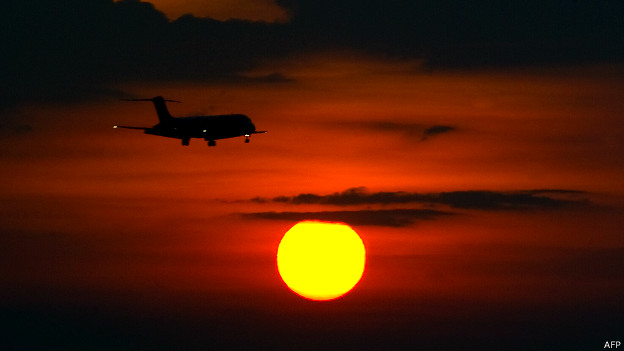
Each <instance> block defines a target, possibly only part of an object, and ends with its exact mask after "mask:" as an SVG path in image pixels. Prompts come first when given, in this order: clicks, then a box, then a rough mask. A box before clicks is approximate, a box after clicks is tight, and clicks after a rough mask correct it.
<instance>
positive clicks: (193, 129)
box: [113, 96, 267, 146]
mask: <svg viewBox="0 0 624 351" xmlns="http://www.w3.org/2000/svg"><path fill="white" fill-rule="evenodd" d="M123 100H124V101H151V102H153V103H154V107H155V108H156V113H157V114H158V120H159V123H158V124H156V125H154V126H153V127H130V126H113V128H125V129H139V130H143V131H144V132H145V134H151V135H157V136H163V137H168V138H176V139H181V140H182V145H184V146H188V145H189V143H190V141H191V138H201V139H204V140H205V141H207V142H208V146H216V145H217V142H216V140H218V139H226V138H234V137H239V136H244V137H245V143H249V137H250V136H251V135H252V134H261V133H266V132H267V131H266V130H263V131H256V126H255V125H254V124H253V123H252V122H251V119H249V117H247V116H246V115H242V114H230V115H215V116H192V117H173V116H171V114H169V110H167V105H166V104H165V102H180V101H176V100H166V99H164V98H163V97H162V96H156V97H154V98H151V99H123Z"/></svg>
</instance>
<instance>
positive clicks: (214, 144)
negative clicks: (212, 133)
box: [208, 140, 217, 146]
mask: <svg viewBox="0 0 624 351" xmlns="http://www.w3.org/2000/svg"><path fill="white" fill-rule="evenodd" d="M208 146H217V142H216V141H214V140H208Z"/></svg>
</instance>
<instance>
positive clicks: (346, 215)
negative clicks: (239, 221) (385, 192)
mask: <svg viewBox="0 0 624 351" xmlns="http://www.w3.org/2000/svg"><path fill="white" fill-rule="evenodd" d="M451 214H452V213H450V212H443V211H437V210H431V209H392V210H390V209H389V210H355V211H319V212H257V213H245V214H243V217H245V218H250V219H269V220H288V221H303V220H321V221H330V222H345V223H347V224H351V225H374V226H385V227H406V226H409V225H412V224H414V223H415V222H416V221H420V220H431V219H435V218H437V217H440V216H447V215H451Z"/></svg>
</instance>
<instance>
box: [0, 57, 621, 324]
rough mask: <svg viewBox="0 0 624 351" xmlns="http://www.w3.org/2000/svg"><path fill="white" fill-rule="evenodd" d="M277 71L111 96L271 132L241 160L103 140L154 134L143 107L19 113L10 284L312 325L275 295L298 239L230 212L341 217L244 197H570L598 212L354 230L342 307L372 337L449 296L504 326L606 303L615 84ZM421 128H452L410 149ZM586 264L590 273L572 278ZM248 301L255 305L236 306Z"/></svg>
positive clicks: (8, 188) (299, 64) (615, 196)
mask: <svg viewBox="0 0 624 351" xmlns="http://www.w3.org/2000/svg"><path fill="white" fill-rule="evenodd" d="M275 64H276V63H274V62H267V63H266V64H265V66H264V67H263V68H261V69H258V70H257V71H254V72H249V75H251V76H253V75H262V74H265V73H267V72H271V70H272V65H275ZM279 65H280V67H282V70H283V72H284V74H285V75H286V76H288V77H291V78H293V79H294V80H293V81H290V82H282V83H272V84H269V83H252V84H249V85H247V86H242V87H241V86H237V87H233V86H231V85H228V84H212V85H210V84H183V83H177V84H168V85H165V84H162V85H150V86H147V85H144V84H134V85H124V86H123V87H122V88H123V89H125V90H127V91H129V92H131V93H132V94H135V95H136V96H141V97H150V96H156V95H163V96H165V97H166V98H170V99H178V100H182V101H183V103H182V104H170V105H169V108H170V111H171V112H172V114H173V115H176V116H184V115H191V114H197V113H203V114H210V113H229V112H235V113H245V114H248V115H249V116H250V117H251V118H252V119H253V121H254V122H255V124H256V126H257V127H258V129H261V130H265V129H266V130H269V133H268V134H264V135H256V136H254V137H253V138H252V141H251V143H250V144H244V143H243V140H242V139H230V140H220V141H218V143H217V147H214V148H208V147H207V146H206V145H205V143H204V142H203V141H199V140H192V142H191V145H190V146H189V147H183V146H181V145H180V143H179V140H175V139H167V138H159V137H154V136H148V135H143V134H142V133H140V132H136V131H130V130H114V129H112V128H111V126H112V125H114V124H124V125H137V126H150V125H152V124H154V123H155V120H156V118H155V113H154V111H153V107H152V106H151V104H149V103H130V102H122V101H103V100H102V101H98V102H92V103H84V104H67V105H45V106H43V105H41V106H31V107H28V108H24V109H23V110H22V113H23V115H24V116H26V120H27V121H28V123H29V124H31V125H33V131H32V132H30V133H27V134H23V135H14V136H8V137H5V138H3V139H2V140H0V143H1V144H2V145H1V146H2V150H3V152H2V154H1V155H0V158H1V159H2V160H1V164H2V166H0V167H2V172H0V174H1V176H0V177H2V182H1V184H2V189H1V192H0V196H1V198H2V201H1V203H2V205H0V208H1V209H2V221H3V222H4V223H5V224H4V229H5V231H7V233H8V234H7V235H8V236H7V237H6V238H5V239H4V240H5V241H6V243H5V244H6V245H9V247H11V248H12V250H11V252H10V254H8V255H5V258H4V259H5V262H4V264H5V265H6V264H8V262H11V268H10V269H9V268H5V269H3V277H4V278H3V280H4V284H5V285H17V286H22V287H33V289H35V290H37V289H52V290H54V291H57V290H60V291H66V290H68V289H69V290H73V291H85V290H86V291H96V292H101V291H104V292H107V293H111V294H127V295H129V296H130V297H129V299H130V300H132V301H136V302H135V303H137V304H138V306H143V307H144V308H146V309H152V308H155V306H157V305H159V304H160V301H162V300H163V299H166V296H169V297H170V296H174V297H175V299H174V300H175V301H176V302H175V303H173V305H172V306H175V307H174V308H178V307H180V306H181V305H184V306H186V305H187V304H188V305H190V306H194V307H192V308H197V306H198V304H199V305H201V306H204V304H206V306H204V307H201V308H200V310H201V309H202V308H206V309H207V308H213V307H214V306H218V307H216V308H218V309H226V310H227V309H228V308H232V309H235V310H240V309H244V308H252V309H254V311H256V312H257V313H260V314H261V315H264V314H268V313H269V311H270V310H273V309H277V308H280V306H283V304H284V303H286V304H290V307H291V308H292V310H291V311H294V312H293V313H298V312H297V311H299V312H301V311H307V309H308V308H309V307H306V306H305V305H303V304H300V302H297V300H296V299H297V298H296V297H293V296H291V295H294V294H292V293H290V292H288V291H287V289H286V288H285V287H284V286H283V284H282V283H281V281H280V280H279V276H278V275H277V272H276V270H275V262H274V255H275V252H276V249H277V244H278V243H279V240H280V238H281V235H283V233H284V232H285V231H286V230H287V229H288V228H289V227H290V226H292V225H293V224H294V223H293V222H289V221H286V220H282V221H267V220H260V219H255V220H254V219H244V218H243V217H241V214H242V213H253V212H264V211H316V210H318V211H323V210H327V209H330V210H343V209H344V208H341V207H338V206H334V207H331V206H329V207H327V206H320V205H308V206H306V205H300V207H296V206H294V207H293V205H285V204H278V203H270V202H269V203H256V202H251V201H249V200H250V199H252V198H255V197H263V198H269V199H270V198H272V197H275V196H279V195H286V196H292V195H297V194H300V193H315V194H321V195H324V194H330V193H333V192H341V191H344V190H346V189H348V188H351V187H359V186H365V187H367V188H368V189H369V190H370V191H409V192H421V193H427V192H438V191H457V190H493V191H514V190H530V189H570V190H579V191H584V192H587V193H585V194H580V195H576V198H581V199H583V198H585V199H588V200H589V201H591V204H592V205H591V206H590V207H589V208H588V209H587V208H580V209H574V208H573V209H562V210H544V211H543V212H542V211H541V210H538V211H535V212H530V211H529V212H523V211H520V212H514V211H511V212H505V211H499V212H497V211H492V212H489V211H480V210H453V212H454V213H455V214H454V215H452V216H449V217H445V218H435V219H433V220H427V221H417V222H416V223H415V224H414V225H412V226H407V227H400V228H389V227H378V226H366V225H359V226H355V229H356V230H357V231H358V232H359V233H360V234H361V236H362V238H363V240H364V242H365V244H366V245H367V248H368V255H369V260H368V263H367V270H366V273H365V275H364V278H363V280H362V282H361V283H360V284H359V285H358V286H357V287H356V289H355V290H354V291H353V292H352V293H351V294H349V295H347V297H345V298H344V299H345V301H347V302H345V303H344V304H343V305H340V306H341V307H340V308H344V309H347V310H351V309H353V311H356V310H355V308H356V307H355V306H359V304H366V305H369V304H370V305H371V306H372V307H370V310H366V311H364V312H363V311H361V310H357V311H359V312H353V313H364V314H366V313H368V314H370V315H373V316H378V315H379V318H382V319H381V320H383V318H386V317H387V318H390V317H388V316H390V315H391V314H392V313H395V312H397V313H398V310H397V308H399V307H396V306H394V307H392V306H390V307H388V306H387V308H389V309H388V310H387V311H390V312H387V313H389V314H383V313H382V312H380V311H379V310H378V309H381V308H382V306H385V305H383V304H380V303H379V302H378V301H380V299H385V298H386V297H388V296H390V297H392V298H394V299H396V301H402V302H397V303H399V304H401V303H405V304H409V305H412V304H414V303H415V302H414V297H417V299H416V301H418V300H422V301H427V300H430V299H434V300H435V299H447V298H449V299H459V300H463V299H470V300H471V301H473V302H474V301H488V303H493V301H499V302H500V303H502V304H503V306H506V307H505V308H511V307H510V306H512V305H514V304H516V303H520V304H525V305H526V304H529V305H531V306H534V305H537V306H542V305H543V304H548V303H562V302H561V299H563V300H565V301H568V302H569V303H572V304H574V303H578V302H579V301H583V300H584V299H601V300H605V301H614V299H617V296H616V295H617V293H616V292H617V291H621V288H622V281H621V280H613V277H617V276H618V273H617V272H615V271H614V269H613V267H611V266H610V265H611V264H612V262H615V261H616V260H617V259H616V258H615V257H616V256H615V255H616V253H617V248H619V247H622V244H623V242H622V238H621V235H620V233H621V228H622V219H621V218H624V217H622V216H621V215H622V207H621V205H622V196H624V188H622V183H621V179H622V176H623V175H624V163H622V158H621V155H622V154H623V152H624V145H623V144H622V140H624V139H623V136H624V135H622V134H623V133H624V128H617V127H618V126H621V121H620V118H621V115H622V112H624V101H622V99H620V97H621V95H622V92H623V86H622V84H621V82H618V81H616V80H615V79H614V78H611V77H612V74H611V73H612V72H614V71H618V70H621V67H601V66H597V67H570V68H567V69H562V70H561V71H555V72H548V73H545V72H539V71H532V70H522V71H512V72H502V71H493V72H474V73H459V72H457V73H453V72H449V73H430V72H425V71H422V70H421V69H420V66H419V62H417V61H414V62H408V63H405V62H404V63H400V64H399V63H393V62H385V61H382V60H371V59H364V58H361V57H354V56H349V55H346V56H343V55H335V54H326V55H318V56H314V57H307V58H299V59H293V60H287V61H285V62H279ZM381 122H390V123H394V124H395V125H398V126H399V128H398V129H397V128H386V129H384V128H383V127H379V123H381ZM434 125H445V126H451V127H453V128H454V129H453V130H452V131H449V132H446V133H441V134H439V135H432V136H430V137H427V138H425V139H424V140H423V134H422V133H423V131H424V129H425V128H427V127H429V126H434ZM396 207H401V206H400V205H394V206H393V205H385V207H384V206H381V208H396ZM361 208H362V207H361V206H360V207H352V208H349V209H361ZM438 209H445V210H449V209H448V208H444V207H442V208H440V207H438ZM588 257H590V258H592V259H593V260H594V261H593V263H591V264H589V266H590V267H593V268H587V269H580V270H579V267H578V266H579V264H581V263H580V262H584V261H585V259H587V258H588ZM5 267H7V266H5ZM16 267H17V268H16ZM592 272H594V273H595V272H598V273H597V275H596V276H594V275H592V274H593V273H592ZM570 286H574V289H570ZM596 287H598V288H596ZM3 294H4V295H3V296H5V297H6V298H15V296H12V295H11V294H9V293H7V292H6V291H5V292H4V293H3ZM140 296H143V297H140ZM208 300H210V301H212V302H210V303H208V302H207V301H208ZM192 301H195V302H192ZM251 301H256V303H260V305H257V304H256V305H253V307H249V306H250V304H252V302H251ZM284 301H286V302H284ZM375 301H377V302H375ZM436 301H439V300H436ZM248 304H249V305H248ZM564 304H565V303H564ZM293 306H294V307H293ZM375 306H377V307H375ZM143 307H142V308H143ZM336 308H338V307H336ZM419 308H423V307H422V306H421V307H419ZM471 308H472V307H471ZM445 313H448V312H445ZM445 315H447V314H445ZM317 317H318V316H317ZM317 317H314V318H317ZM284 318H290V317H284ZM367 323H369V322H367ZM364 325H366V328H372V329H374V328H377V325H376V324H374V323H373V324H372V325H369V324H366V323H365V324H364ZM362 328H364V327H362Z"/></svg>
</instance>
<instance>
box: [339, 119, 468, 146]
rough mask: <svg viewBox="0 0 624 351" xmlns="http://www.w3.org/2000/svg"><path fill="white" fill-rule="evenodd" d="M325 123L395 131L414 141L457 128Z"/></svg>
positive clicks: (340, 126)
mask: <svg viewBox="0 0 624 351" xmlns="http://www.w3.org/2000/svg"><path fill="white" fill-rule="evenodd" d="M327 125H329V126H334V127H338V128H346V129H364V130H369V131H375V132H385V133H396V134H399V135H402V136H404V137H406V138H408V139H410V140H415V141H425V140H427V139H429V138H430V137H432V136H436V135H440V134H445V133H449V132H452V131H455V130H457V128H455V127H451V126H447V125H433V126H430V125H427V124H423V123H409V122H390V121H356V122H352V121H348V122H331V124H330V123H327Z"/></svg>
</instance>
